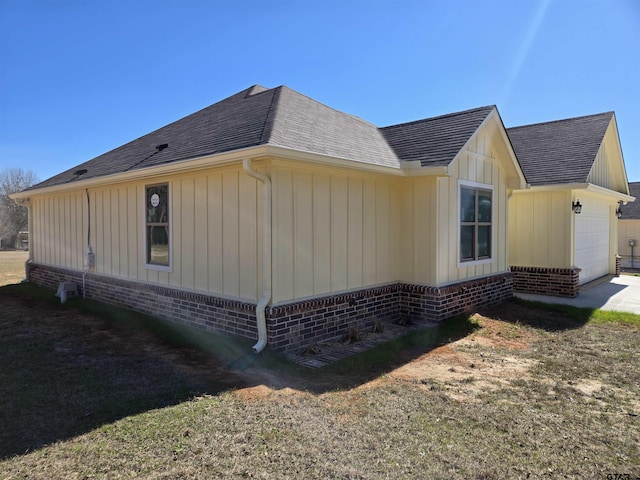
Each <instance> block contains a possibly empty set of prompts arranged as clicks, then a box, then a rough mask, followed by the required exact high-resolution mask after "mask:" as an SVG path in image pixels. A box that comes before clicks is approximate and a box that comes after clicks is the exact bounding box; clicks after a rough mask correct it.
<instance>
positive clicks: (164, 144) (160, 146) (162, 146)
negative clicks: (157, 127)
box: [156, 143, 169, 152]
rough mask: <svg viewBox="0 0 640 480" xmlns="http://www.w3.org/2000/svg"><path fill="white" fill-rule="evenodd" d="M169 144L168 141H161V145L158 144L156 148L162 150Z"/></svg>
mask: <svg viewBox="0 0 640 480" xmlns="http://www.w3.org/2000/svg"><path fill="white" fill-rule="evenodd" d="M168 146H169V144H168V143H161V144H160V145H156V150H157V151H159V152H161V151H162V150H164V149H165V148H167V147H168Z"/></svg>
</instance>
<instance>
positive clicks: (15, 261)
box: [0, 250, 29, 287]
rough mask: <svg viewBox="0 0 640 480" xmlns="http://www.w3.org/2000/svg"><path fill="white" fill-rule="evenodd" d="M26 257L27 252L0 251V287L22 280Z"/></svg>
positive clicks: (27, 255)
mask: <svg viewBox="0 0 640 480" xmlns="http://www.w3.org/2000/svg"><path fill="white" fill-rule="evenodd" d="M28 257H29V252H25V251H22V250H17V251H14V250H0V287H1V286H3V285H10V284H12V283H20V282H21V281H22V280H24V278H25V270H24V262H26V261H27V258H28Z"/></svg>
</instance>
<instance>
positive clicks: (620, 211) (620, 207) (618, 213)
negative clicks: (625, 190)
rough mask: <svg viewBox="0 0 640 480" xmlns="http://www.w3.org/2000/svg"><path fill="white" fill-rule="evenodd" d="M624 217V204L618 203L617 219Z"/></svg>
mask: <svg viewBox="0 0 640 480" xmlns="http://www.w3.org/2000/svg"><path fill="white" fill-rule="evenodd" d="M621 216H622V202H618V208H617V209H616V217H618V218H620V217H621Z"/></svg>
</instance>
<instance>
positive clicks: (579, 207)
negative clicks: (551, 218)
mask: <svg viewBox="0 0 640 480" xmlns="http://www.w3.org/2000/svg"><path fill="white" fill-rule="evenodd" d="M571 210H573V212H574V213H575V214H576V215H578V214H579V213H580V212H582V204H581V203H580V200H578V201H576V202H571Z"/></svg>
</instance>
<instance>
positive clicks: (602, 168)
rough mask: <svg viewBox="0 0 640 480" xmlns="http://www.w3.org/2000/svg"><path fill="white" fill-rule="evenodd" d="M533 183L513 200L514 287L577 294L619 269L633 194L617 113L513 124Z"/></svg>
mask: <svg viewBox="0 0 640 480" xmlns="http://www.w3.org/2000/svg"><path fill="white" fill-rule="evenodd" d="M507 131H508V134H509V138H510V139H511V142H512V145H513V148H514V150H515V152H516V155H517V157H518V160H519V162H520V165H521V167H522V171H523V172H524V175H525V177H526V179H527V182H528V188H526V189H522V190H517V191H514V193H513V195H512V197H511V198H510V200H509V264H510V265H511V271H512V272H513V273H514V288H515V290H516V291H521V292H528V293H540V294H548V295H558V296H569V297H574V296H576V295H578V293H579V290H580V286H581V285H583V284H585V283H587V282H590V281H592V280H594V279H597V278H599V277H602V276H604V275H607V274H615V273H616V272H617V270H618V267H617V254H618V237H617V235H618V224H617V223H618V218H617V215H616V211H617V210H618V208H619V206H620V204H621V203H624V202H629V201H632V200H633V197H632V196H630V194H629V186H628V183H627V174H626V170H625V166H624V160H623V157H622V149H621V147H620V140H619V137H618V127H617V124H616V118H615V114H614V113H613V112H607V113H600V114H596V115H589V116H584V117H578V118H569V119H565V120H559V121H553V122H545V123H538V124H534V125H525V126H521V127H515V128H509V129H508V130H507Z"/></svg>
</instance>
